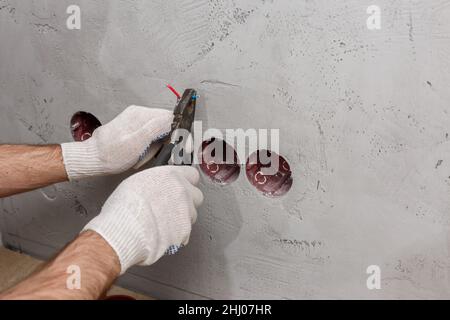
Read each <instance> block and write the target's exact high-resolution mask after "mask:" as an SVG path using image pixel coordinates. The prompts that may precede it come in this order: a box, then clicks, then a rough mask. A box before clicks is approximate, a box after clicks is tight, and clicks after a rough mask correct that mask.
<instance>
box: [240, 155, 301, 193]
mask: <svg viewBox="0 0 450 320" xmlns="http://www.w3.org/2000/svg"><path fill="white" fill-rule="evenodd" d="M245 170H246V174H247V178H248V180H249V182H250V183H251V184H252V185H253V186H254V187H255V188H256V189H258V190H259V191H261V192H262V193H263V195H265V196H267V197H281V196H283V195H285V194H286V193H287V192H288V191H289V190H290V189H291V187H292V182H293V179H292V172H291V167H290V166H289V163H288V162H287V161H286V159H284V158H283V157H282V156H280V155H278V154H277V153H275V152H272V151H268V150H258V151H256V152H254V153H252V154H251V155H250V156H249V157H248V159H247V163H246V166H245Z"/></svg>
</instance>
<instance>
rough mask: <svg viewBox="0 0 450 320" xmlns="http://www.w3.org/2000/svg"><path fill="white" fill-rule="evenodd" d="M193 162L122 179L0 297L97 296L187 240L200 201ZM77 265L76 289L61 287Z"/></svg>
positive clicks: (78, 297)
mask: <svg viewBox="0 0 450 320" xmlns="http://www.w3.org/2000/svg"><path fill="white" fill-rule="evenodd" d="M198 181H199V173H198V171H197V170H196V169H194V168H192V167H172V166H166V167H158V168H153V169H149V170H145V171H142V172H140V173H138V174H136V175H134V176H132V177H130V178H128V179H127V180H125V181H124V182H122V183H121V184H120V185H119V187H118V188H117V189H116V190H115V191H114V192H113V194H112V195H111V196H110V197H109V199H108V200H107V201H106V203H105V205H104V206H103V208H102V211H101V213H100V214H99V215H98V216H97V217H96V218H94V219H93V220H92V221H91V222H89V223H88V225H87V226H86V227H85V228H84V229H83V230H84V231H83V232H82V233H81V234H80V236H79V237H78V238H77V239H76V240H75V241H74V242H72V243H71V244H70V245H69V246H68V247H66V249H64V250H63V251H62V253H60V254H59V255H58V256H57V257H56V258H55V259H54V260H53V261H52V262H50V263H48V264H47V265H46V266H44V268H43V269H42V270H41V271H39V272H37V273H35V274H34V275H32V276H31V277H30V278H28V279H27V280H25V281H24V282H22V283H21V284H19V285H18V286H16V287H15V288H12V289H11V290H9V291H7V292H5V293H4V294H3V295H0V298H1V299H98V298H99V297H101V296H102V294H103V293H104V292H105V291H107V289H108V288H109V287H110V286H111V284H112V283H113V282H114V280H115V279H116V278H117V277H118V276H119V275H120V274H123V273H125V272H126V270H127V269H128V268H130V267H131V266H133V265H151V264H153V263H155V262H156V261H157V260H159V258H161V257H162V256H163V255H164V253H165V251H166V250H167V248H168V247H169V246H171V245H181V244H184V245H186V244H187V243H188V241H189V236H190V232H191V228H192V224H193V223H194V222H195V220H196V218H197V211H196V208H197V207H198V206H200V204H201V203H202V201H203V194H202V192H201V191H200V190H199V189H198V188H197V187H195V185H196V184H197V183H198ZM71 265H78V266H79V267H80V273H81V289H80V290H70V289H68V288H67V286H66V281H67V278H68V277H69V275H68V274H67V273H66V271H67V268H68V267H69V266H71Z"/></svg>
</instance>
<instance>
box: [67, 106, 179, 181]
mask: <svg viewBox="0 0 450 320" xmlns="http://www.w3.org/2000/svg"><path fill="white" fill-rule="evenodd" d="M172 120H173V115H172V112H170V111H167V110H162V109H151V108H146V107H139V106H130V107H128V108H127V109H125V110H124V111H123V112H122V113H121V114H119V115H118V116H117V117H116V118H115V119H113V120H112V121H111V122H109V123H107V124H106V125H104V126H101V127H99V128H97V130H95V131H94V134H93V135H92V137H91V138H90V139H89V140H86V141H83V142H70V143H63V144H62V145H61V148H62V155H63V160H64V165H65V168H66V172H67V176H68V178H69V180H71V181H72V180H78V179H81V178H86V177H91V176H101V175H108V174H116V173H122V172H124V171H126V170H128V169H130V168H131V167H132V166H134V165H136V163H137V162H138V161H139V159H140V156H142V154H143V153H144V151H145V150H146V149H147V148H148V147H149V146H150V144H151V143H152V142H154V141H156V140H158V139H159V138H161V136H163V135H164V134H167V133H168V132H169V131H170V126H171V123H172Z"/></svg>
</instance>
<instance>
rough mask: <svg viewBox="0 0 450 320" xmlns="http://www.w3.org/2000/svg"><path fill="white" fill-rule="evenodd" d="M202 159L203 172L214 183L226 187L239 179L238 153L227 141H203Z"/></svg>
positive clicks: (213, 139)
mask: <svg viewBox="0 0 450 320" xmlns="http://www.w3.org/2000/svg"><path fill="white" fill-rule="evenodd" d="M200 157H201V164H200V168H201V170H202V171H203V173H204V174H206V175H207V176H208V177H209V178H211V180H213V181H214V182H216V183H219V184H222V185H226V184H230V183H232V182H234V181H236V179H237V178H238V177H239V174H240V172H241V166H240V165H239V161H238V156H237V153H236V151H235V150H234V148H233V147H232V146H230V145H229V144H228V143H226V142H225V141H223V140H220V139H216V138H212V139H210V140H206V141H203V143H202V148H201V150H200Z"/></svg>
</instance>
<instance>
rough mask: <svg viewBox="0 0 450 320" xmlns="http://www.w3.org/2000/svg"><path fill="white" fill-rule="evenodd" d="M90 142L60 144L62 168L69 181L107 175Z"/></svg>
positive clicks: (94, 147)
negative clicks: (64, 169) (63, 167)
mask: <svg viewBox="0 0 450 320" xmlns="http://www.w3.org/2000/svg"><path fill="white" fill-rule="evenodd" d="M92 142H93V140H91V141H89V140H88V141H84V142H69V143H63V144H61V149H62V156H63V161H64V166H65V168H66V172H67V177H68V178H69V180H70V181H74V180H79V179H83V178H86V177H91V176H99V175H105V174H107V172H106V170H105V169H104V165H103V164H102V161H100V159H99V155H98V148H97V147H96V146H95V145H94V144H93V143H92Z"/></svg>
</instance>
